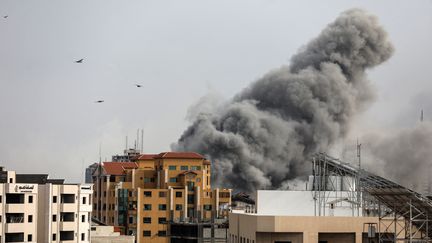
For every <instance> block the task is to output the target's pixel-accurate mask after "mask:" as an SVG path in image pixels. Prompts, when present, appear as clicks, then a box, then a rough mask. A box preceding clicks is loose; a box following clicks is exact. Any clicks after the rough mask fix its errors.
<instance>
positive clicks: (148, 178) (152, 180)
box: [144, 177, 154, 182]
mask: <svg viewBox="0 0 432 243" xmlns="http://www.w3.org/2000/svg"><path fill="white" fill-rule="evenodd" d="M144 182H154V178H151V177H144Z"/></svg>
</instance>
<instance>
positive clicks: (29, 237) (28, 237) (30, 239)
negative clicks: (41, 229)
mask: <svg viewBox="0 0 432 243" xmlns="http://www.w3.org/2000/svg"><path fill="white" fill-rule="evenodd" d="M27 241H28V242H31V241H33V236H32V235H31V234H28V235H27Z"/></svg>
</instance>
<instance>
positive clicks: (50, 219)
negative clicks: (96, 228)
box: [0, 169, 93, 243]
mask: <svg viewBox="0 0 432 243" xmlns="http://www.w3.org/2000/svg"><path fill="white" fill-rule="evenodd" d="M0 178H1V179H0V180H1V181H0V205H1V207H0V223H1V228H0V233H1V234H0V235H1V240H0V242H1V243H5V242H48V243H50V242H83V243H87V242H90V236H89V234H90V221H89V220H90V217H91V210H92V206H91V205H92V196H93V185H91V184H87V185H85V184H84V185H78V184H64V182H63V180H51V179H48V175H33V174H16V173H15V172H13V171H4V170H3V169H2V171H0Z"/></svg>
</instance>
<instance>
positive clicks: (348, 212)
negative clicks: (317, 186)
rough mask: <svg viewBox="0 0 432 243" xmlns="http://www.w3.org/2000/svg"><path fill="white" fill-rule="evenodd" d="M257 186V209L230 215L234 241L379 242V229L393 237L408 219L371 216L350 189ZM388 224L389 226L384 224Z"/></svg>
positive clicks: (232, 241) (293, 242)
mask: <svg viewBox="0 0 432 243" xmlns="http://www.w3.org/2000/svg"><path fill="white" fill-rule="evenodd" d="M322 193H325V194H326V201H325V202H324V203H320V202H319V197H318V196H317V195H316V194H315V191H312V190H309V191H307V190H305V191H277V190H258V191H257V193H256V195H255V198H256V211H255V212H253V211H252V212H250V211H249V212H248V211H247V210H233V211H232V212H231V213H230V216H229V236H228V238H229V241H228V242H231V243H282V242H284V243H288V242H289V243H317V242H319V243H378V242H379V238H378V231H380V230H381V233H382V234H386V235H387V236H388V238H392V237H394V235H392V233H391V231H390V230H389V229H393V228H395V227H396V228H397V231H403V229H404V228H405V221H403V220H399V219H398V221H397V223H396V224H392V221H391V220H387V219H381V222H380V220H379V217H378V216H370V215H366V214H363V213H361V212H362V211H364V210H363V209H362V208H361V209H360V211H358V210H357V209H358V207H357V204H356V202H355V201H352V200H349V198H350V195H349V194H350V193H352V192H350V191H341V190H332V191H322ZM380 223H381V226H383V225H386V227H381V228H380Z"/></svg>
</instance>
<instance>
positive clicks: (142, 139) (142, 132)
mask: <svg viewBox="0 0 432 243" xmlns="http://www.w3.org/2000/svg"><path fill="white" fill-rule="evenodd" d="M141 153H144V128H143V129H141Z"/></svg>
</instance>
